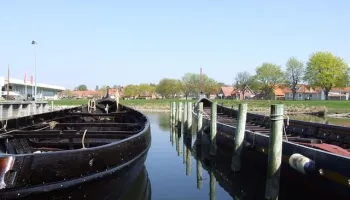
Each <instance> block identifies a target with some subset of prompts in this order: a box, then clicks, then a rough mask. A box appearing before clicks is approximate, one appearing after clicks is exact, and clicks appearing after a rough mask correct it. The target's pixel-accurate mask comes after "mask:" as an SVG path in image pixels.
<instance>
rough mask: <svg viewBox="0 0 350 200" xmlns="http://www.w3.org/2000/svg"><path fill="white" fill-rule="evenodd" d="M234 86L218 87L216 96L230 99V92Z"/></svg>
mask: <svg viewBox="0 0 350 200" xmlns="http://www.w3.org/2000/svg"><path fill="white" fill-rule="evenodd" d="M233 90H234V88H233V87H231V86H223V87H221V88H220V90H219V93H218V96H219V97H220V98H221V99H231V98H232V95H231V93H232V92H233Z"/></svg>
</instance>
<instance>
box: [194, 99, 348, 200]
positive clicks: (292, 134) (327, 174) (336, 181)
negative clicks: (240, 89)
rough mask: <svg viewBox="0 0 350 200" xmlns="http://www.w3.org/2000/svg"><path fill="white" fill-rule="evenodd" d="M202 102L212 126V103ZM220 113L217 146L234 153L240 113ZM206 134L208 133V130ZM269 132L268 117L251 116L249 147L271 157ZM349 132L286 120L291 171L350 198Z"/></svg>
mask: <svg viewBox="0 0 350 200" xmlns="http://www.w3.org/2000/svg"><path fill="white" fill-rule="evenodd" d="M198 102H203V106H204V112H205V115H206V116H207V117H204V118H203V123H204V124H205V123H207V124H210V123H209V122H210V107H211V104H212V101H211V100H209V99H207V98H202V99H200V100H199V101H198ZM198 102H197V104H196V105H195V111H194V116H195V117H197V115H196V114H197V112H196V109H197V106H198ZM217 110H218V123H217V131H218V132H217V135H216V142H217V145H218V146H220V147H221V148H223V149H225V150H226V151H232V147H233V146H232V145H233V144H234V138H233V135H234V130H235V123H236V118H237V113H238V111H237V110H234V109H232V108H228V107H225V106H222V105H218V107H217ZM204 132H205V133H208V131H206V130H205V131H204ZM269 132H270V131H269V117H268V116H264V115H259V114H254V113H247V124H246V132H245V147H246V148H248V149H252V150H254V151H255V152H259V153H263V154H265V155H267V152H268V147H269ZM349 133H350V127H341V126H334V125H327V124H320V123H313V122H304V121H298V120H288V119H285V131H284V133H283V135H284V136H283V144H282V154H283V155H282V161H283V163H285V166H287V167H288V168H290V169H293V170H296V171H298V172H300V173H299V174H300V176H307V177H308V179H307V180H310V181H311V182H313V183H316V184H318V185H320V188H328V189H329V190H332V191H333V192H335V193H337V194H338V195H339V196H342V197H349V198H350V171H349V170H348V168H349V166H350V153H349V150H348V149H349V148H350V140H349V139H350V135H349ZM266 164H267V163H266ZM282 170H283V169H282Z"/></svg>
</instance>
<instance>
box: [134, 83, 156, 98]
mask: <svg viewBox="0 0 350 200" xmlns="http://www.w3.org/2000/svg"><path fill="white" fill-rule="evenodd" d="M138 87H139V90H138V92H139V94H138V95H139V96H150V95H152V94H153V93H154V91H155V87H154V86H152V85H150V84H148V83H142V84H140V85H139V86H138Z"/></svg>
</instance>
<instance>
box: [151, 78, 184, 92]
mask: <svg viewBox="0 0 350 200" xmlns="http://www.w3.org/2000/svg"><path fill="white" fill-rule="evenodd" d="M181 91H182V83H181V81H180V80H177V79H171V78H164V79H162V80H160V81H159V83H158V85H157V88H156V92H157V93H158V94H160V95H161V96H162V97H175V95H176V94H178V93H180V92H181Z"/></svg>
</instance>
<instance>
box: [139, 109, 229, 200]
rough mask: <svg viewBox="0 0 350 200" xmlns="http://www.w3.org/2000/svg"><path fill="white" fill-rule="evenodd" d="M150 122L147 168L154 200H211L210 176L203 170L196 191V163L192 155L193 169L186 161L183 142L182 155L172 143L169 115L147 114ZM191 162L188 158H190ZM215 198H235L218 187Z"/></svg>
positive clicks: (181, 145)
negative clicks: (200, 185) (201, 185)
mask: <svg viewBox="0 0 350 200" xmlns="http://www.w3.org/2000/svg"><path fill="white" fill-rule="evenodd" d="M146 114H147V116H148V117H149V119H150V121H151V132H152V146H151V148H150V150H149V153H148V157H147V160H146V163H145V165H146V168H147V171H148V174H149V177H150V180H151V185H152V200H164V199H167V200H172V199H174V200H175V199H176V200H178V199H209V195H210V194H209V193H210V187H209V182H210V174H209V173H208V172H207V171H206V170H203V177H202V179H204V180H203V181H202V184H203V187H202V188H201V190H198V189H197V176H196V160H195V159H194V158H193V156H192V155H191V156H190V157H189V158H190V169H189V168H188V169H187V175H186V162H184V158H183V141H182V137H181V139H180V140H179V146H178V147H179V150H180V155H179V154H178V153H177V151H176V144H175V143H176V142H174V146H172V143H171V142H170V127H169V114H166V113H146ZM187 159H188V157H187ZM215 195H216V199H225V200H226V199H232V197H231V196H230V195H229V194H228V193H227V192H225V190H224V189H223V188H221V187H220V186H218V184H216V194H215Z"/></svg>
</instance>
